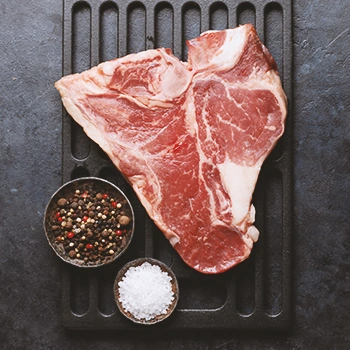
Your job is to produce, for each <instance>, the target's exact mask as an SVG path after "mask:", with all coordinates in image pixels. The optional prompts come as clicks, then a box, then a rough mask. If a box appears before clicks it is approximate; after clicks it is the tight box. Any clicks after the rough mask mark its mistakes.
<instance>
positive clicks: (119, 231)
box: [115, 230, 123, 236]
mask: <svg viewBox="0 0 350 350" xmlns="http://www.w3.org/2000/svg"><path fill="white" fill-rule="evenodd" d="M115 233H116V235H117V236H120V235H122V234H123V232H122V231H121V230H117V231H115Z"/></svg>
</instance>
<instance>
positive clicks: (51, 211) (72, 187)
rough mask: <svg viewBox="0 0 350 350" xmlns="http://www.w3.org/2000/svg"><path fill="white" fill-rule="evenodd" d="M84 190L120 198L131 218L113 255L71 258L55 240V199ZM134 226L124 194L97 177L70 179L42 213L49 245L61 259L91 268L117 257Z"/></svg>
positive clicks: (69, 196)
mask: <svg viewBox="0 0 350 350" xmlns="http://www.w3.org/2000/svg"><path fill="white" fill-rule="evenodd" d="M78 189H79V190H80V191H82V190H83V191H84V190H94V191H96V192H100V193H108V195H109V197H111V198H112V196H113V198H116V199H119V200H122V202H123V210H124V211H126V213H127V216H128V217H129V218H130V219H131V220H130V222H129V224H128V225H127V226H126V230H127V232H126V233H125V234H123V236H121V237H122V242H121V244H120V246H119V247H118V249H117V250H116V252H115V253H114V254H113V255H108V256H105V257H103V258H100V259H99V260H96V261H87V262H85V261H84V260H82V259H78V258H71V257H70V256H69V255H68V253H67V252H66V251H65V248H64V245H63V243H62V242H59V241H57V239H56V236H55V234H54V230H53V229H52V221H53V220H54V218H55V214H56V212H57V210H56V208H57V201H58V200H59V199H60V198H65V199H68V198H71V197H73V195H74V193H75V191H76V190H78ZM134 228H135V216H134V211H133V208H132V206H131V204H130V202H129V200H128V198H127V197H126V196H125V194H124V193H123V192H122V191H121V190H120V189H119V188H118V187H117V186H115V185H114V184H113V183H111V182H109V181H106V180H104V179H100V178H97V177H83V178H79V179H76V180H72V181H69V182H67V183H66V184H64V185H63V186H61V187H60V188H59V189H58V190H57V191H56V192H55V193H54V194H53V195H52V197H51V199H50V201H49V203H48V205H47V207H46V210H45V215H44V229H45V234H46V238H47V240H48V242H49V245H50V246H51V248H52V249H53V251H54V252H55V253H56V255H57V256H59V257H60V258H61V259H62V260H63V261H65V262H67V263H69V264H72V265H74V266H78V267H84V268H91V267H99V266H103V265H106V264H109V263H111V262H113V261H114V260H116V259H117V258H119V257H120V256H121V255H122V254H123V253H124V252H125V251H126V249H127V248H128V246H129V244H130V242H131V240H132V237H133V234H134ZM91 231H92V232H94V228H91ZM119 248H120V249H119Z"/></svg>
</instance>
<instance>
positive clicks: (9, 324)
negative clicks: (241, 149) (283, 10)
mask: <svg viewBox="0 0 350 350" xmlns="http://www.w3.org/2000/svg"><path fill="white" fill-rule="evenodd" d="M349 17H350V2H348V1H341V0H337V1H332V2H328V1H325V0H323V1H321V0H320V1H317V0H312V1H302V0H295V1H294V42H295V44H294V62H295V65H294V66H295V69H294V122H293V123H294V237H295V239H294V243H295V249H294V261H295V264H294V295H295V311H294V315H295V316H294V322H293V324H294V326H293V328H292V329H291V330H290V332H288V333H286V334H282V333H281V334H273V333H272V334H271V333H270V334H267V333H265V334H264V333H254V332H249V333H240V332H219V333H212V334H208V333H201V332H187V333H181V332H180V333H179V332H177V333H175V334H171V333H168V334H164V333H162V334H156V333H152V332H147V333H140V334H138V335H137V336H135V334H130V333H120V332H118V333H115V334H114V333H113V332H88V333H85V332H73V331H67V330H65V329H64V328H62V326H61V324H60V281H61V275H60V264H59V262H58V259H57V258H56V257H55V256H54V254H53V253H52V252H51V251H50V250H49V249H46V248H47V247H46V242H45V237H44V233H43V228H42V216H43V212H44V208H45V205H46V203H47V201H48V199H49V197H50V196H51V194H52V193H53V192H54V191H55V190H56V189H57V188H58V187H59V185H60V184H61V170H60V169H61V148H62V143H61V142H62V141H61V102H60V99H59V95H58V93H57V92H56V91H55V89H54V87H53V82H54V81H56V80H57V79H59V78H60V77H61V72H62V67H61V64H62V3H61V1H54V0H46V1H43V0H37V1H32V2H15V1H11V2H7V1H5V0H1V1H0V28H1V31H0V106H1V108H0V125H1V129H0V150H1V151H0V223H1V225H0V349H82V348H85V349H109V348H114V349H145V348H152V349H164V348H168V349H349V348H350V280H349V278H350V254H349V250H350V222H349V221H350V219H349V218H350V209H349V207H350V206H349V192H350V159H349V154H350V111H349V109H350V108H349V107H350V89H349V84H350V83H349V82H350V65H349V53H350V28H349V27H350V22H349Z"/></svg>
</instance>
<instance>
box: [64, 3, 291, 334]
mask: <svg viewBox="0 0 350 350" xmlns="http://www.w3.org/2000/svg"><path fill="white" fill-rule="evenodd" d="M247 22H252V23H253V24H254V25H255V26H256V28H257V31H258V33H259V36H260V38H261V40H262V41H263V42H264V43H265V44H266V45H267V47H268V49H269V50H270V51H271V53H272V55H273V56H274V57H275V59H276V61H277V64H278V66H279V71H280V74H281V78H282V82H283V87H284V90H285V92H286V94H287V97H288V100H289V110H288V118H287V125H286V131H285V134H284V136H283V138H282V139H281V140H280V141H279V143H278V145H277V146H276V148H275V150H274V151H273V152H272V153H271V155H270V156H269V158H268V159H267V160H266V161H265V164H264V166H263V169H262V171H261V174H260V176H259V180H258V184H257V188H256V190H255V193H254V204H255V206H256V208H257V218H256V225H257V227H258V229H259V230H260V232H261V233H260V235H261V236H260V239H259V241H258V242H257V243H256V244H255V246H254V248H253V251H252V255H251V257H250V258H249V259H248V260H247V261H245V262H243V263H241V264H239V265H238V266H236V267H235V268H233V269H231V270H230V271H228V272H226V273H224V274H221V275H217V276H205V275H201V274H199V273H197V272H195V271H194V270H192V269H190V268H189V267H187V266H186V265H185V264H184V263H183V262H182V261H181V259H180V258H179V257H178V256H177V254H176V252H175V251H174V250H173V249H172V248H171V247H170V245H169V244H168V242H167V241H166V239H165V238H164V237H163V235H162V234H161V233H160V232H159V230H158V229H157V228H156V227H155V225H154V224H153V222H152V221H151V220H150V219H149V217H148V216H147V214H146V212H145V210H144V209H143V207H142V206H141V205H140V203H139V201H138V199H137V198H136V195H135V194H134V193H133V191H132V189H131V188H130V187H129V185H128V184H127V183H126V182H125V181H124V179H123V177H122V176H121V175H120V174H119V172H118V171H117V170H116V168H115V167H114V166H113V164H112V163H111V162H110V160H109V159H108V157H106V155H105V154H104V153H103V152H102V151H101V149H100V148H99V147H98V146H97V145H96V144H95V143H93V142H92V141H91V140H89V139H88V138H87V137H86V136H85V135H84V133H83V131H82V130H81V128H80V126H78V125H76V124H75V122H74V121H73V120H72V119H71V118H70V117H69V116H68V115H67V113H66V112H65V111H64V110H63V119H62V123H63V150H62V151H63V165H62V166H63V178H62V181H63V182H66V181H69V180H71V179H72V178H77V177H82V176H88V175H90V176H99V177H102V178H105V179H107V180H109V181H111V182H113V183H115V184H116V185H117V186H118V187H120V188H121V189H122V190H123V192H124V193H125V194H126V195H127V196H128V198H129V200H130V201H131V204H132V205H133V207H134V209H135V217H136V229H135V234H134V235H135V236H134V239H133V242H132V244H131V246H130V247H129V249H128V251H127V252H126V253H125V255H124V256H123V257H122V258H121V260H120V261H117V262H115V263H113V264H111V265H110V266H106V267H105V268H103V269H102V270H100V271H98V273H97V272H96V271H88V272H85V271H84V272H83V273H82V272H81V271H80V270H79V271H77V270H76V269H74V267H69V266H63V267H62V268H63V279H62V321H63V325H64V326H65V327H67V328H70V329H81V330H83V329H91V330H93V329H120V330H124V329H143V327H142V326H140V325H136V324H133V323H131V322H129V321H128V320H126V319H125V318H124V317H123V316H122V315H121V314H120V313H119V312H117V311H116V307H115V304H114V301H113V292H112V287H113V280H114V278H115V276H116V274H117V272H118V271H119V269H120V268H121V267H122V266H123V265H124V264H125V263H126V262H128V261H130V260H133V259H136V258H139V257H154V258H156V259H159V260H161V261H163V262H164V263H166V264H168V265H169V266H170V265H171V268H172V269H173V271H174V272H175V274H176V276H177V277H178V280H179V288H180V290H181V298H180V300H179V303H178V307H177V309H176V310H175V312H174V313H173V315H172V316H171V317H170V318H169V319H168V320H166V321H164V322H162V323H161V324H157V325H154V326H152V328H153V327H154V328H162V329H245V330H248V329H264V330H277V329H287V328H288V327H290V324H291V319H292V305H293V304H292V303H293V300H292V270H291V253H292V171H291V164H292V101H293V100H292V67H293V61H292V0H277V1H269V0H252V1H248V2H247V1H243V0H234V1H226V0H224V1H205V0H198V1H184V0H178V1H167V2H164V1H151V0H146V1H130V0H127V1H117V0H114V1H98V0H87V1H78V0H64V21H63V35H64V38H63V40H64V41H63V72H62V73H63V75H67V74H71V73H75V72H79V71H82V70H84V69H88V68H90V67H91V66H94V65H96V64H98V63H99V62H101V61H103V60H106V59H111V58H113V57H120V56H123V55H126V54H128V53H131V52H133V51H141V50H145V49H150V48H154V47H158V46H167V47H171V48H172V49H173V52H174V54H175V55H176V56H178V57H179V58H181V59H186V54H187V53H186V49H185V45H184V42H185V40H187V39H190V38H193V37H196V36H198V35H199V33H200V32H203V31H205V30H208V29H225V28H228V27H235V26H237V25H238V24H241V23H247Z"/></svg>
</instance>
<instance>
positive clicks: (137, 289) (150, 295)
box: [114, 258, 179, 325]
mask: <svg viewBox="0 0 350 350" xmlns="http://www.w3.org/2000/svg"><path fill="white" fill-rule="evenodd" d="M114 297H115V302H116V304H117V307H118V309H119V310H120V312H121V313H122V314H123V315H124V316H126V317H127V318H128V319H129V320H131V321H133V322H135V323H140V324H147V325H150V324H155V323H158V322H160V321H163V320H165V319H166V318H168V317H169V316H170V315H171V313H172V312H173V311H174V309H175V308H176V305H177V301H178V298H179V286H178V283H177V279H176V276H175V274H174V273H173V271H172V270H171V269H170V268H169V267H168V266H167V265H165V264H164V263H162V262H161V261H159V260H156V259H152V258H140V259H136V260H133V261H131V262H129V263H127V264H126V265H124V267H122V269H121V270H120V271H119V273H118V275H117V277H116V279H115V282H114Z"/></svg>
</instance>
